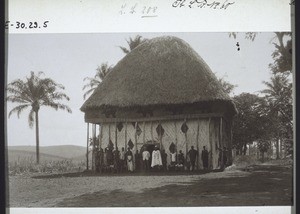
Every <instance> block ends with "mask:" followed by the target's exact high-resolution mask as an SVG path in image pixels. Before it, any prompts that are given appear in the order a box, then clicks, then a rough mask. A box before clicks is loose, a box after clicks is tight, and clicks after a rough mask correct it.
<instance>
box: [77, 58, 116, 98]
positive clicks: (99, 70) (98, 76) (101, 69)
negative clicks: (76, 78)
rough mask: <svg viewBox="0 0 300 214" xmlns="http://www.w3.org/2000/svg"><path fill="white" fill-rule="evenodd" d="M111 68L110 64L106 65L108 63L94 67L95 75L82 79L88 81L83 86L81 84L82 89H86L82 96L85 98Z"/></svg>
mask: <svg viewBox="0 0 300 214" xmlns="http://www.w3.org/2000/svg"><path fill="white" fill-rule="evenodd" d="M111 70H112V66H108V63H107V62H106V63H102V64H101V65H100V66H98V68H97V69H96V71H97V72H96V75H95V76H94V77H93V78H91V77H86V78H84V79H83V81H89V82H88V83H87V84H86V85H85V86H83V88H82V90H85V89H88V90H87V91H86V92H85V93H84V95H83V98H84V99H86V97H87V96H88V95H90V94H91V93H93V92H94V91H95V89H96V88H97V87H98V85H99V84H100V83H101V82H102V81H103V80H104V78H105V77H106V75H107V74H108V73H109V72H110V71H111Z"/></svg>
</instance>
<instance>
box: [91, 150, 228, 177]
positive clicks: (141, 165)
mask: <svg viewBox="0 0 300 214" xmlns="http://www.w3.org/2000/svg"><path fill="white" fill-rule="evenodd" d="M94 157H95V169H96V171H97V172H116V173H121V172H126V171H128V172H133V171H150V170H151V171H167V170H169V171H174V170H185V169H186V170H190V171H194V170H195V168H196V162H197V159H198V151H197V150H195V149H194V146H191V149H190V150H189V151H188V153H187V155H186V157H185V156H184V154H183V153H182V150H179V153H177V152H175V151H173V152H170V154H169V158H170V164H169V165H167V159H168V154H167V153H166V152H165V150H164V149H162V151H160V150H159V148H158V147H157V146H155V147H154V150H153V151H152V153H151V154H150V151H148V150H147V149H142V150H141V151H140V152H139V151H138V150H136V153H135V154H133V152H132V151H131V149H130V148H128V149H127V151H126V152H125V149H124V147H122V148H121V151H119V149H118V147H116V149H113V148H109V147H107V148H105V149H104V150H103V149H102V148H99V149H96V150H95V154H94ZM225 158H226V157H225ZM208 160H209V152H208V150H207V149H206V147H205V146H203V150H202V152H201V161H202V165H203V168H204V169H205V170H207V169H208V165H209V161H208ZM223 160H224V156H223Z"/></svg>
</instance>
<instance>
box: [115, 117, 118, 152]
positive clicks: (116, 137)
mask: <svg viewBox="0 0 300 214" xmlns="http://www.w3.org/2000/svg"><path fill="white" fill-rule="evenodd" d="M115 146H116V147H115V149H117V147H118V128H117V122H116V123H115Z"/></svg>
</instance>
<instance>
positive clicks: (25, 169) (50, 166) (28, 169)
mask: <svg viewBox="0 0 300 214" xmlns="http://www.w3.org/2000/svg"><path fill="white" fill-rule="evenodd" d="M85 165H86V163H85V161H84V160H82V161H72V160H68V159H65V160H53V161H43V162H42V163H40V164H36V163H35V161H34V158H33V157H23V158H19V159H18V161H15V162H9V164H8V173H9V175H19V174H32V173H66V172H81V171H83V170H84V169H85Z"/></svg>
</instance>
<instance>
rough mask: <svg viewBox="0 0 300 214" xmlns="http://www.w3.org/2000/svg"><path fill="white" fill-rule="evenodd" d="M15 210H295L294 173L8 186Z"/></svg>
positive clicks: (268, 170) (279, 170)
mask: <svg viewBox="0 0 300 214" xmlns="http://www.w3.org/2000/svg"><path fill="white" fill-rule="evenodd" d="M10 188H11V194H10V199H11V201H10V204H11V206H12V207H18V206H24V207H51V206H54V207H56V206H60V207H120V206H122V207H123V206H125V207H129V206H130V207H131V206H133V207H137V206H147V207H151V206H158V207H159V206H245V205H256V206H260V205H291V203H292V202H291V196H292V169H290V168H288V167H284V166H274V165H273V166H272V165H270V166H267V165H266V166H264V165H260V166H255V167H253V168H252V169H251V171H250V172H243V171H236V170H233V171H225V172H218V173H208V174H202V175H172V176H113V177H105V176H101V177H96V176H93V177H68V178H65V177H64V178H51V179H49V178H48V179H33V178H27V179H25V180H24V179H20V178H17V177H14V178H12V179H11V180H10Z"/></svg>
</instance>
